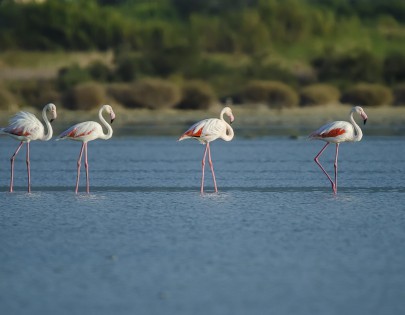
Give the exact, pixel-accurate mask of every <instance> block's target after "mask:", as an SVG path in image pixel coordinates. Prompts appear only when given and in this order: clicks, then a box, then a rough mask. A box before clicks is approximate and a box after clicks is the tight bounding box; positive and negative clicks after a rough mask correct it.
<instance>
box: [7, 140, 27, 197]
mask: <svg viewBox="0 0 405 315" xmlns="http://www.w3.org/2000/svg"><path fill="white" fill-rule="evenodd" d="M23 144H24V142H21V143H20V145H19V146H18V148H17V150H15V152H14V154H13V155H12V156H11V159H10V162H11V178H10V192H13V185H14V160H15V157H16V156H17V154H18V151H20V149H21V147H22V145H23Z"/></svg>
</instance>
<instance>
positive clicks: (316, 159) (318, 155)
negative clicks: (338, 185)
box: [314, 142, 335, 192]
mask: <svg viewBox="0 0 405 315" xmlns="http://www.w3.org/2000/svg"><path fill="white" fill-rule="evenodd" d="M329 144H330V143H329V142H326V144H325V146H324V147H323V148H322V150H321V151H319V153H318V154H317V155H316V156H315V158H314V161H315V163H316V164H318V166H319V167H320V168H321V170H322V172H324V174H325V175H326V177H328V179H329V181H330V183H331V184H332V189H333V192H335V183H334V182H333V181H332V178H330V176H329V174H328V173H327V172H326V171H325V169H324V168H323V167H322V165H321V163H320V162H319V160H318V158H319V157H320V156H321V154H322V153H323V151H325V149H326V147H327V146H328V145H329Z"/></svg>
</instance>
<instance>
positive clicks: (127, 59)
mask: <svg viewBox="0 0 405 315" xmlns="http://www.w3.org/2000/svg"><path fill="white" fill-rule="evenodd" d="M116 59H117V60H116V64H117V67H116V70H115V77H116V79H117V80H119V81H124V82H131V81H133V80H135V79H138V78H140V77H142V76H145V75H154V74H155V69H154V67H153V65H152V64H150V63H149V62H148V61H147V60H144V59H143V58H142V57H141V56H139V55H137V54H133V53H128V52H124V53H121V54H120V55H118V56H117V58H116Z"/></svg>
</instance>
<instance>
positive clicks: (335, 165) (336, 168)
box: [333, 143, 339, 194]
mask: <svg viewBox="0 0 405 315" xmlns="http://www.w3.org/2000/svg"><path fill="white" fill-rule="evenodd" d="M338 155H339V143H336V155H335V164H334V165H333V166H334V167H335V189H334V190H333V192H334V193H335V194H337V171H338V162H337V161H338Z"/></svg>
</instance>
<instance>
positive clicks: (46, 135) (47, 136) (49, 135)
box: [42, 107, 53, 141]
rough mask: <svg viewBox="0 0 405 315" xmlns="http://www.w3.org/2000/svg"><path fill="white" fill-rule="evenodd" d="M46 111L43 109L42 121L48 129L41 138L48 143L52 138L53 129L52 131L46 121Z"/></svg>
mask: <svg viewBox="0 0 405 315" xmlns="http://www.w3.org/2000/svg"><path fill="white" fill-rule="evenodd" d="M46 111H47V109H46V107H45V108H44V109H43V110H42V119H43V120H44V121H45V125H46V128H47V129H48V133H47V134H44V137H43V138H42V140H43V141H48V140H50V139H51V138H52V136H53V129H52V126H51V123H50V122H49V120H48V116H47V115H46Z"/></svg>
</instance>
